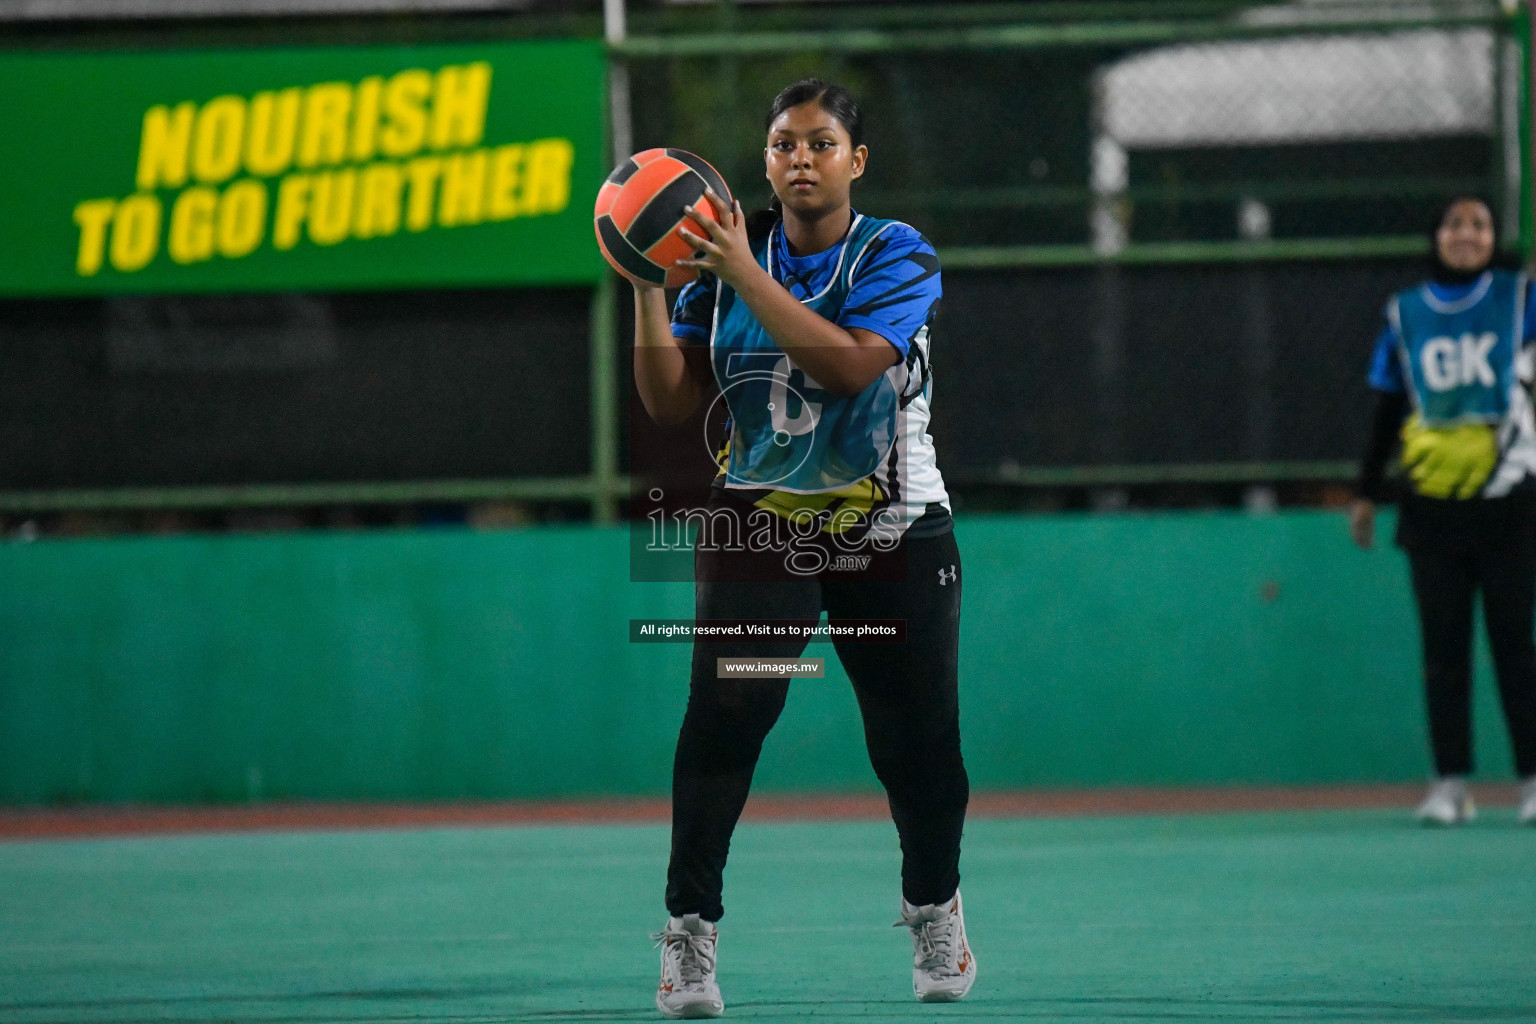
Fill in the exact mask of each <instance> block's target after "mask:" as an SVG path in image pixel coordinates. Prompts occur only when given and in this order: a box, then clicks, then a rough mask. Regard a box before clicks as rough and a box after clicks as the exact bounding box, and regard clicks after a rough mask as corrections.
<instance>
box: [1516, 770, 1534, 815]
mask: <svg viewBox="0 0 1536 1024" xmlns="http://www.w3.org/2000/svg"><path fill="white" fill-rule="evenodd" d="M1518 814H1519V819H1520V824H1522V825H1536V775H1532V776H1530V777H1529V778H1527V779H1526V780H1525V782H1524V783H1522V784H1521V786H1520V810H1519V812H1518Z"/></svg>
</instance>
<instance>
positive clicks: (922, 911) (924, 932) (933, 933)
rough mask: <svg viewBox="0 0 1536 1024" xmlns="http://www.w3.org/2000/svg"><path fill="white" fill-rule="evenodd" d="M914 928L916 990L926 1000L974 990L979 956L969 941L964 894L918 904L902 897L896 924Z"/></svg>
mask: <svg viewBox="0 0 1536 1024" xmlns="http://www.w3.org/2000/svg"><path fill="white" fill-rule="evenodd" d="M903 925H905V926H906V927H908V928H910V929H912V994H913V995H915V996H917V998H918V1000H919V1001H920V1002H924V1003H952V1002H954V1001H955V1000H957V999H961V998H963V997H964V996H965V994H966V993H967V992H969V991H970V990H971V984H972V983H973V982H974V981H975V980H976V958H975V957H973V956H971V947H970V945H969V944H967V943H966V941H965V914H964V913H963V912H962V911H961V909H960V894H959V893H958V892H957V893H955V898H954V899H953V900H952V901H951V902H950V903H948V904H947V905H944V904H938V903H930V904H928V905H927V906H923V907H914V906H913V905H912V904H910V903H908V902H907V901H906V900H902V901H901V920H900V921H897V922H896V927H898V928H899V927H901V926H903Z"/></svg>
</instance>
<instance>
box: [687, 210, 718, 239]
mask: <svg viewBox="0 0 1536 1024" xmlns="http://www.w3.org/2000/svg"><path fill="white" fill-rule="evenodd" d="M683 212H684V213H685V214H687V215H688V216H689V217H692V218H693V219H694V221H696V222H697V223H698V225H699V226H700V227H701V228H703V229H704V230H705V231H707V232H709V237H710V238H715V237H716V236H718V235H722V234H724V232H725V229H724V228H722V227H721V226H720V225H719V224H718V223H716V222H715V221H714V220H713V219H712V218H710V217H706V216H705V215H704V214H703V213H701V212H700V211H699V210H698V209H696V208H694V207H692V206H685V207H683ZM677 230H678V233H679V234H681V233H682V232H684V231H686V230H687V229H686V228H678V229H677Z"/></svg>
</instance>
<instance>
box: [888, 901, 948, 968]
mask: <svg viewBox="0 0 1536 1024" xmlns="http://www.w3.org/2000/svg"><path fill="white" fill-rule="evenodd" d="M902 925H905V926H906V927H908V928H910V929H912V938H913V940H914V941H915V942H916V943H917V949H916V950H915V955H914V957H913V960H914V963H913V965H912V966H914V967H915V968H917V969H918V970H920V971H938V970H948V969H949V968H950V962H951V961H952V960H954V959H955V956H956V951H955V945H956V939H957V937H958V934H959V930H960V915H959V914H945V915H944V916H943V917H941V918H939V919H938V920H937V921H909V920H906V919H905V918H903V919H902V920H900V921H897V922H896V925H895V926H896V927H898V928H899V927H901V926H902Z"/></svg>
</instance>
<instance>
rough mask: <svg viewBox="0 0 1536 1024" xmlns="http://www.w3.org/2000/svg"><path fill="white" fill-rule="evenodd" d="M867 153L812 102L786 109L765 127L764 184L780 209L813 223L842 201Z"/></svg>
mask: <svg viewBox="0 0 1536 1024" xmlns="http://www.w3.org/2000/svg"><path fill="white" fill-rule="evenodd" d="M868 156H869V150H867V149H865V148H864V147H863V146H855V145H854V144H853V140H852V139H850V138H849V137H848V129H846V128H844V127H843V125H842V122H841V121H839V120H838V119H837V118H835V117H833V116H832V115H831V114H829V113H828V112H827V111H825V110H823V109H822V107H821V104H820V103H818V102H816V101H815V100H812V101H810V102H809V103H802V104H800V105H799V106H798V107H790V108H789V109H788V110H786V111H784V113H782V114H780V115H779V116H778V117H776V118H774V119H773V124H771V125H769V126H768V148H767V149H765V150H763V160H764V162H765V163H766V164H767V177H768V183H769V184H770V185H772V186H773V192H774V195H776V196H778V197H779V202H781V203H783V204H784V208H785V209H786V210H793V211H794V212H795V213H797V214H801V215H802V216H805V217H806V218H807V219H811V220H815V219H818V218H819V217H821V216H824V215H826V214H828V213H831V212H832V211H833V210H836V209H837V208H838V207H839V206H843V205H846V204H847V202H848V192H849V189H850V187H851V186H852V184H853V179H855V178H857V177H859V176H860V175H861V174H863V173H864V161H865V159H866V158H867V157H868Z"/></svg>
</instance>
